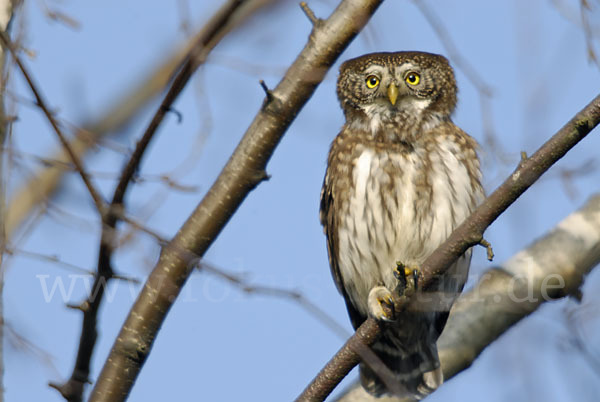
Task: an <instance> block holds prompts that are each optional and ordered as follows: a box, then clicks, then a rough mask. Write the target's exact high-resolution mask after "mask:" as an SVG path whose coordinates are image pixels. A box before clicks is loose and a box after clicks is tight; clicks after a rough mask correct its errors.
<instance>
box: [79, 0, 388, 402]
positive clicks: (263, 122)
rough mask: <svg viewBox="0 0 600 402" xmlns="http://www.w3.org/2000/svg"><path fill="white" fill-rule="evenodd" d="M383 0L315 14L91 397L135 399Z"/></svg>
mask: <svg viewBox="0 0 600 402" xmlns="http://www.w3.org/2000/svg"><path fill="white" fill-rule="evenodd" d="M382 1H383V0H343V1H342V2H341V3H340V4H339V6H338V7H337V8H336V9H335V11H334V12H333V13H332V14H331V16H330V17H329V18H328V19H327V20H319V19H314V18H310V15H309V18H310V19H311V22H313V24H314V27H313V30H312V32H311V34H310V37H309V40H308V43H307V44H306V46H305V47H304V49H303V50H302V51H301V52H300V54H299V55H298V57H297V59H296V60H295V61H294V63H293V64H292V65H291V67H290V68H289V69H288V71H287V72H286V74H285V76H284V77H283V79H282V81H281V82H280V83H279V85H278V86H277V87H276V88H275V89H274V90H272V91H271V90H267V96H266V99H265V102H264V104H263V106H262V108H261V110H260V111H259V112H258V114H257V116H256V117H255V119H254V121H253V122H252V124H251V125H250V127H249V128H248V130H247V131H246V134H245V135H244V137H243V139H242V141H241V142H240V144H239V145H238V147H237V148H236V150H235V152H234V153H233V155H232V156H231V158H230V159H229V161H228V162H227V164H226V166H225V167H224V168H223V171H222V172H221V174H220V175H219V177H218V178H217V181H216V182H215V183H214V184H213V186H212V187H211V188H210V189H209V191H208V193H207V195H206V196H205V197H204V199H203V200H202V202H201V203H200V204H199V205H198V207H197V208H196V210H195V211H194V212H193V213H192V215H191V216H190V218H189V219H188V220H187V221H186V222H185V223H184V225H183V227H182V228H181V229H180V230H179V232H178V233H177V235H176V236H175V237H174V238H173V240H172V241H171V242H170V243H169V244H168V245H166V246H165V247H164V248H163V250H162V253H161V256H160V259H159V261H158V263H157V265H156V267H155V268H154V269H153V271H152V273H151V274H150V276H149V278H148V280H147V282H146V284H145V286H144V287H143V289H142V291H141V293H140V295H139V296H138V299H137V300H136V302H135V304H134V306H133V307H132V310H131V312H130V314H129V316H128V317H127V319H126V321H125V323H124V325H123V327H122V329H121V332H120V334H119V335H118V337H117V339H116V341H115V343H114V345H113V347H112V350H111V352H110V355H109V356H108V359H107V360H106V362H105V364H104V367H103V369H102V372H101V373H100V377H99V378H98V381H97V383H96V385H95V387H94V390H93V391H92V395H91V398H90V400H91V401H93V402H98V401H122V400H124V399H125V398H127V395H128V394H129V392H130V390H131V387H132V386H133V382H134V381H135V379H136V377H137V375H138V373H139V371H140V370H141V368H142V366H143V364H144V361H145V359H146V358H147V356H148V354H149V353H150V348H151V347H152V343H153V341H154V338H155V337H156V335H157V333H158V330H159V329H160V326H161V324H162V322H163V320H164V319H165V317H166V314H167V313H168V311H169V309H170V307H171V306H172V304H173V302H174V301H175V299H176V298H177V295H178V294H179V292H180V290H181V288H182V287H183V285H184V283H185V281H186V280H187V278H188V277H189V275H190V273H191V271H192V270H193V268H194V266H195V261H194V260H195V259H197V258H199V257H201V256H203V255H204V253H205V252H206V250H207V249H208V247H209V246H210V245H211V244H212V242H213V241H214V240H215V238H216V237H217V235H218V234H219V232H220V231H221V230H222V229H223V227H224V226H225V224H226V223H227V221H228V220H229V218H230V217H231V216H232V215H233V213H234V212H235V211H236V210H237V208H238V207H239V205H240V204H241V203H242V201H243V200H244V199H245V197H246V196H247V195H248V193H249V192H250V191H251V190H252V189H253V188H254V187H255V186H256V185H258V184H259V183H260V182H261V181H262V180H264V179H266V178H267V174H266V172H265V167H266V164H267V162H268V160H269V158H270V157H271V155H272V153H273V151H274V149H275V147H276V146H277V144H278V143H279V141H280V140H281V137H282V136H283V134H284V132H285V130H286V129H287V128H288V127H289V125H290V124H291V122H292V121H293V120H294V118H295V117H296V115H297V114H298V113H299V112H300V110H301V109H302V107H303V106H304V104H305V103H306V102H307V101H308V99H309V98H310V96H311V95H312V93H313V92H314V90H315V89H316V87H317V85H318V84H319V83H320V82H321V81H322V79H323V77H324V76H325V73H326V72H327V70H328V69H329V67H330V66H331V65H332V64H333V63H334V62H335V60H336V59H337V58H338V56H339V55H340V54H341V52H342V51H343V50H344V49H345V48H346V47H347V45H348V44H349V43H350V42H351V40H352V39H353V38H354V37H355V36H356V35H357V34H358V32H359V31H360V30H361V29H362V28H363V27H364V25H365V24H366V23H367V21H368V20H369V17H370V16H371V15H372V14H373V13H374V12H375V10H376V9H377V7H378V6H379V5H380V4H381V2H382ZM303 6H304V9H305V11H306V10H308V8H307V6H306V5H303ZM308 14H310V13H307V15H308ZM313 17H314V16H313Z"/></svg>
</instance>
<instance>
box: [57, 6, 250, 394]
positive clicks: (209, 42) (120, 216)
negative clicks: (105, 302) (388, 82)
mask: <svg viewBox="0 0 600 402" xmlns="http://www.w3.org/2000/svg"><path fill="white" fill-rule="evenodd" d="M248 3H251V1H249V0H230V1H228V2H227V3H225V5H223V6H222V7H221V8H220V9H219V10H218V11H217V12H216V13H215V15H214V16H213V17H212V18H211V19H210V20H209V21H208V22H207V23H206V24H205V25H204V27H203V29H202V30H201V32H200V33H199V34H198V35H197V36H196V42H195V45H194V46H193V47H192V48H191V49H190V51H189V53H188V55H187V57H186V59H185V61H184V62H183V65H182V66H181V68H180V69H179V72H178V73H177V75H176V76H175V78H174V79H173V82H172V84H171V86H170V88H169V90H168V91H167V94H166V95H165V97H164V99H163V101H162V102H161V104H160V106H159V107H158V109H157V111H156V112H155V114H154V117H153V118H152V120H151V122H150V123H149V125H148V127H147V128H146V130H145V132H144V134H143V135H142V137H141V138H140V140H139V141H138V142H137V145H136V148H135V150H134V151H133V153H132V154H131V156H130V158H129V160H128V161H127V164H126V165H125V167H124V168H123V170H122V172H121V176H120V179H119V182H118V184H117V185H116V187H115V191H114V194H113V197H112V201H111V203H110V208H109V212H108V214H107V215H106V216H105V218H104V219H103V227H102V235H101V240H100V247H99V252H98V267H97V273H96V276H95V278H94V284H93V286H92V292H91V295H90V296H89V297H88V300H87V301H86V302H84V303H86V305H87V306H88V308H86V309H85V310H84V317H83V323H82V328H81V335H80V341H79V348H78V352H77V358H76V363H75V367H74V368H73V373H72V375H71V377H70V379H69V380H68V381H67V382H66V383H65V384H63V386H62V387H59V388H57V389H59V391H60V392H61V394H62V395H63V397H65V399H67V400H77V399H78V398H79V399H81V397H82V395H83V389H84V385H85V384H86V383H87V382H88V377H89V372H90V361H91V357H92V352H93V350H94V347H95V344H96V336H97V329H96V325H97V318H96V317H97V313H98V309H99V307H100V303H101V301H102V298H103V295H104V288H105V286H106V283H107V282H108V281H109V280H110V279H111V278H113V277H114V273H113V269H112V265H111V259H112V253H113V249H114V244H115V241H114V239H115V236H114V234H115V231H116V226H117V222H118V220H124V221H126V222H128V223H129V224H131V225H133V226H134V227H136V228H138V229H140V230H142V231H144V232H146V233H148V234H150V235H151V236H154V237H155V238H156V239H157V240H158V241H159V244H160V245H161V246H162V245H164V244H166V243H167V241H166V240H164V239H162V238H161V237H160V236H158V235H157V234H156V233H154V232H153V231H151V230H147V228H145V227H144V226H143V225H141V224H139V223H137V222H135V221H134V220H133V219H131V218H128V217H126V215H125V214H124V212H123V211H124V208H123V199H124V197H125V194H126V192H127V189H128V187H129V184H130V183H131V181H132V179H133V177H134V175H135V174H136V172H137V170H138V167H139V165H140V163H141V161H142V157H143V156H144V153H145V151H146V149H147V147H148V145H149V144H150V141H151V140H152V138H153V137H154V135H155V134H156V132H157V130H158V128H159V126H160V124H161V123H162V121H163V120H164V117H165V116H166V114H167V113H168V112H170V111H173V103H174V102H175V100H176V99H177V97H178V96H179V94H180V93H181V91H182V90H183V89H184V88H185V86H186V85H187V83H188V82H189V80H190V78H191V77H192V74H193V73H194V72H195V71H196V70H197V68H198V67H199V66H200V65H201V64H202V63H203V62H204V61H205V60H206V57H207V55H208V53H209V52H210V51H211V50H212V49H213V48H214V47H215V46H216V45H217V43H219V41H220V40H221V39H222V38H223V37H224V36H225V35H226V34H227V33H228V32H230V31H231V30H232V29H233V28H235V27H236V26H238V25H239V24H240V23H241V22H242V21H243V19H244V18H247V17H248V16H249V15H250V14H249V13H245V14H243V15H242V16H239V15H238V13H239V11H240V9H241V7H242V6H243V5H247V4H248ZM254 10H256V8H255V9H254ZM235 16H237V17H238V18H237V19H236V18H234V17H235ZM61 389H62V390H61ZM63 391H64V392H63Z"/></svg>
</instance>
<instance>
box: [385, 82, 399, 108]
mask: <svg viewBox="0 0 600 402" xmlns="http://www.w3.org/2000/svg"><path fill="white" fill-rule="evenodd" d="M387 96H388V99H389V100H390V102H391V103H392V105H396V99H398V87H397V86H396V85H395V84H394V83H393V82H392V83H391V84H390V86H389V87H388V90H387Z"/></svg>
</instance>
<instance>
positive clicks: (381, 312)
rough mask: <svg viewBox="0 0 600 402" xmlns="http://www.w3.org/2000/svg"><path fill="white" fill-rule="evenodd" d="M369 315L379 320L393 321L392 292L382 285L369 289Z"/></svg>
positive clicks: (394, 314)
mask: <svg viewBox="0 0 600 402" xmlns="http://www.w3.org/2000/svg"><path fill="white" fill-rule="evenodd" d="M367 302H368V307H369V315H371V316H372V317H373V318H375V319H376V320H379V321H394V319H395V316H396V312H395V309H394V299H393V297H392V292H390V291H389V290H388V289H387V288H386V287H384V286H377V287H374V288H373V289H371V291H370V292H369V298H368V301H367Z"/></svg>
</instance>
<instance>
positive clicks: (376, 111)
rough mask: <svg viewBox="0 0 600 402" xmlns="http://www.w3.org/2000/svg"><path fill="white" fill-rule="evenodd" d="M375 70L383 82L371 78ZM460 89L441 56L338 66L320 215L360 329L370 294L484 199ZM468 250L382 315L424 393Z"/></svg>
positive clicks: (389, 356) (396, 352)
mask: <svg viewBox="0 0 600 402" xmlns="http://www.w3.org/2000/svg"><path fill="white" fill-rule="evenodd" d="M410 74H412V76H411V77H409V75H410ZM373 76H375V77H376V78H377V79H376V80H373ZM415 77H417V78H415ZM369 79H370V80H372V81H371V82H370V83H371V84H373V83H374V82H376V81H377V85H376V86H374V87H372V88H371V87H369V86H368V85H367V84H368V83H367V81H368V80H369ZM413 79H414V81H415V82H416V84H414V83H411V82H412V80H413ZM409 81H411V82H409ZM392 87H394V88H392ZM456 92H457V91H456V83H455V79H454V73H453V71H452V68H451V67H450V65H449V64H448V61H447V60H446V59H445V58H444V57H443V56H439V55H434V54H428V53H421V52H398V53H374V54H369V55H365V56H362V57H359V58H356V59H352V60H349V61H347V62H345V63H344V64H343V65H342V66H341V68H340V75H339V78H338V85H337V93H338V99H339V101H340V103H341V106H342V109H343V110H344V114H345V117H346V123H345V125H344V126H343V128H342V130H341V132H340V134H339V135H338V136H337V137H336V139H335V140H334V141H333V144H332V146H331V151H330V153H329V158H328V167H327V173H326V176H325V180H324V183H323V190H322V193H321V222H322V224H323V225H324V229H325V233H326V236H327V245H328V251H329V258H330V265H331V269H332V273H333V276H334V279H335V281H336V284H337V287H338V289H339V290H340V292H341V293H342V295H343V296H344V299H345V301H346V305H347V308H348V312H349V314H350V318H351V321H352V324H353V325H354V327H355V328H357V327H358V326H360V324H361V323H362V322H363V321H364V320H365V319H366V317H367V316H368V315H369V314H370V313H371V311H370V309H369V307H370V306H369V305H368V298H369V292H371V291H372V290H373V289H374V288H376V287H379V286H383V287H385V288H387V289H388V290H389V291H390V292H393V291H394V290H395V289H397V286H398V280H397V279H396V277H395V276H394V268H395V267H396V262H397V261H400V262H402V263H403V264H404V265H406V266H416V267H418V266H419V264H421V263H422V262H423V261H424V260H425V259H426V258H427V257H428V256H429V254H431V252H433V251H434V250H435V249H436V248H437V246H439V245H440V244H441V243H442V242H443V241H444V240H445V239H446V238H447V237H448V235H450V233H451V232H452V230H453V229H454V228H456V227H457V226H458V225H459V224H460V223H461V222H462V221H463V220H464V219H465V218H466V217H467V216H468V215H469V214H470V213H471V211H472V210H473V209H474V208H475V206H476V205H477V204H478V203H479V202H480V201H481V200H482V199H483V196H484V195H483V190H482V187H481V184H480V178H481V173H480V170H479V160H478V158H477V155H476V148H477V144H476V142H475V140H473V139H472V138H471V137H470V136H468V135H467V134H466V133H465V132H463V131H462V130H461V129H460V128H458V127H457V126H455V125H454V124H453V123H452V121H451V119H450V116H451V114H452V112H453V111H454V108H455V106H456ZM470 257H471V256H470V251H469V252H468V253H467V254H465V255H464V256H463V257H462V258H461V259H460V260H459V261H457V263H455V264H454V265H453V266H452V267H451V268H450V269H449V270H448V271H447V273H446V274H445V275H444V276H443V277H441V278H438V279H437V280H436V281H435V282H434V284H433V285H432V286H430V287H429V288H428V289H426V290H424V291H422V292H420V293H418V294H417V295H416V296H417V297H415V299H414V300H415V301H414V302H413V303H412V304H411V305H410V308H408V309H407V310H406V311H403V312H401V313H399V314H398V315H397V316H396V317H394V318H395V319H394V321H393V322H386V323H385V327H384V330H383V334H382V336H381V337H380V338H379V340H378V341H377V342H376V343H375V344H374V345H373V350H374V351H375V352H376V353H377V354H378V356H379V357H380V358H381V359H382V361H383V362H384V363H385V364H386V365H387V366H388V367H389V368H390V369H391V370H392V371H393V372H394V373H395V374H396V375H397V377H398V380H399V381H401V382H402V383H403V384H404V385H405V387H406V388H407V389H408V390H409V391H410V392H411V393H413V394H414V396H415V397H417V398H420V397H422V396H423V395H425V394H427V393H428V392H430V391H431V390H432V389H435V388H436V387H437V386H439V384H440V383H441V381H442V378H441V370H440V369H439V360H438V356H437V349H436V346H435V343H436V341H437V338H438V336H439V334H440V333H441V331H442V329H443V327H444V325H445V322H446V319H447V315H448V310H449V308H450V306H451V304H452V302H453V300H454V298H455V297H456V295H457V294H458V293H459V292H460V291H461V290H462V287H463V285H464V282H465V280H466V276H467V273H468V268H469V264H470ZM361 381H362V384H363V386H364V387H365V388H366V389H367V391H369V392H371V393H372V394H374V395H381V394H384V393H386V392H387V390H386V388H385V386H384V385H383V384H382V383H381V382H380V380H379V379H378V377H377V376H376V374H375V373H373V372H372V371H371V370H370V369H369V368H368V367H366V366H364V365H362V366H361Z"/></svg>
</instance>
